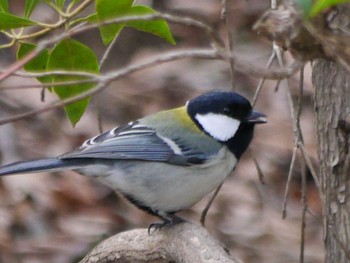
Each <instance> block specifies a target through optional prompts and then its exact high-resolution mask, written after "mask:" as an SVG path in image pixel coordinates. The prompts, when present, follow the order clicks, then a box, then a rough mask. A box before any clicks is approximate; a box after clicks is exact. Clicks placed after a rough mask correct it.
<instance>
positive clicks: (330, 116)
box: [312, 60, 350, 263]
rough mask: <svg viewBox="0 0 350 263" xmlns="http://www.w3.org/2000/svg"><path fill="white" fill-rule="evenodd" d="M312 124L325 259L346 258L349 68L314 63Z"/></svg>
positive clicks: (349, 235) (349, 241) (349, 253)
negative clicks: (314, 114) (315, 137)
mask: <svg viewBox="0 0 350 263" xmlns="http://www.w3.org/2000/svg"><path fill="white" fill-rule="evenodd" d="M312 80H313V84H314V88H315V101H314V104H315V113H316V120H315V128H316V133H317V140H318V154H319V159H320V178H319V179H320V186H321V189H320V192H321V197H322V201H323V231H324V244H325V250H326V262H327V263H331V262H337V263H346V262H347V263H348V262H350V170H349V169H350V72H347V71H346V70H345V69H344V68H342V67H341V66H340V65H339V64H337V63H333V62H329V61H325V60H319V61H317V62H315V63H314V66H313V76H312Z"/></svg>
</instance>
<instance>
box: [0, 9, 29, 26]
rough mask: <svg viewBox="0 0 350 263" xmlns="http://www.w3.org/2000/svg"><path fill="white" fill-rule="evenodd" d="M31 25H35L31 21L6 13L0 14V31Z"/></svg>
mask: <svg viewBox="0 0 350 263" xmlns="http://www.w3.org/2000/svg"><path fill="white" fill-rule="evenodd" d="M33 25H36V23H35V22H34V21H32V20H29V19H26V18H21V17H18V16H14V15H11V14H7V13H0V30H6V29H14V28H19V27H27V26H33Z"/></svg>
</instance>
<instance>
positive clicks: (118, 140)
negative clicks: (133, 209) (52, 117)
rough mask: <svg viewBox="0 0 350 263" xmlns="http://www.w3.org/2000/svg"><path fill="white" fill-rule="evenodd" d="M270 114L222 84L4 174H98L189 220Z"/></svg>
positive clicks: (164, 212) (164, 213)
mask: <svg viewBox="0 0 350 263" xmlns="http://www.w3.org/2000/svg"><path fill="white" fill-rule="evenodd" d="M265 122H266V115H264V114H262V113H259V112H256V111H253V109H252V106H251V105H250V103H249V101H248V100H247V99H246V98H244V97H243V96H241V95H239V94H237V93H235V92H223V91H214V92H208V93H205V94H203V95H200V96H198V97H196V98H194V99H192V100H190V101H189V102H188V103H187V104H186V105H185V106H183V107H180V108H176V109H172V110H166V111H162V112H158V113H155V114H153V115H150V116H147V117H144V118H142V119H139V120H137V121H133V122H130V123H128V124H127V125H125V126H121V127H117V128H114V129H112V130H110V131H107V132H104V133H102V134H100V135H97V136H95V137H93V138H91V139H89V140H87V141H86V142H84V143H83V144H82V145H81V146H80V147H79V148H78V149H76V150H74V151H72V152H68V153H65V154H63V155H61V156H58V157H56V158H49V159H40V160H30V161H23V162H16V163H12V164H8V165H5V166H2V167H0V175H8V174H19V173H35V172H39V171H62V170H65V169H70V170H73V171H76V172H77V173H79V174H83V175H86V176H90V177H95V178H97V179H98V180H100V181H102V182H103V183H104V184H107V185H108V186H109V187H111V188H113V189H114V190H116V191H117V192H119V193H121V194H122V195H123V196H124V197H125V198H126V199H127V200H129V201H130V202H131V203H133V204H134V205H136V206H137V207H139V208H141V209H143V210H145V211H147V212H149V213H151V214H153V215H156V216H158V217H160V218H161V219H162V221H163V222H162V223H154V224H151V225H150V227H155V228H156V229H157V228H160V227H162V226H164V225H169V224H175V223H178V222H181V221H182V219H181V218H180V217H178V216H176V215H175V213H176V212H178V211H180V210H182V209H185V208H188V207H190V206H192V205H194V204H195V203H197V202H198V201H199V200H201V199H202V198H203V197H204V196H205V195H207V194H208V193H210V192H212V191H213V190H215V189H216V188H217V187H218V186H219V185H220V184H221V183H222V182H223V180H224V179H225V178H226V177H227V176H228V175H229V174H230V173H231V172H232V171H233V169H234V168H235V166H236V164H237V162H238V160H239V159H240V157H241V156H242V154H243V153H244V151H245V150H246V149H247V147H248V145H249V143H250V142H251V140H252V138H253V131H254V126H255V124H260V123H265Z"/></svg>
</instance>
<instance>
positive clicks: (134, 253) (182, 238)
mask: <svg viewBox="0 0 350 263" xmlns="http://www.w3.org/2000/svg"><path fill="white" fill-rule="evenodd" d="M97 262H99V263H102V262H103V263H112V262H118V263H124V262H138V263H142V262H157V263H165V262H184V263H187V262H188V263H193V262H196V263H202V262H204V263H206V262H221V263H238V262H241V261H239V260H237V259H233V257H231V256H230V254H229V252H228V251H227V250H226V249H225V247H224V245H223V244H221V243H220V242H219V241H217V240H216V239H214V238H213V237H212V236H211V235H210V234H209V233H208V231H207V230H206V229H205V228H203V227H201V226H199V225H196V224H193V223H189V222H186V223H181V224H178V225H175V226H171V227H164V228H162V229H161V230H160V231H159V230H157V231H154V232H153V233H152V234H151V235H150V236H149V235H148V233H147V229H134V230H130V231H126V232H122V233H119V234H117V235H115V236H112V237H110V238H108V239H106V240H104V241H102V242H101V243H100V244H98V245H97V246H96V247H95V248H94V249H93V250H92V251H91V252H90V253H89V254H88V255H86V256H85V258H84V259H83V260H82V261H80V263H97Z"/></svg>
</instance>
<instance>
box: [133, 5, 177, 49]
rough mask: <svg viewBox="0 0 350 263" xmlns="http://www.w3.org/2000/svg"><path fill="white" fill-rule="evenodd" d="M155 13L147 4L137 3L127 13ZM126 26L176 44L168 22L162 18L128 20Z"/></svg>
mask: <svg viewBox="0 0 350 263" xmlns="http://www.w3.org/2000/svg"><path fill="white" fill-rule="evenodd" d="M156 13H157V12H156V11H155V10H153V9H152V8H150V7H148V6H143V5H137V6H133V7H131V9H130V11H129V13H128V15H135V16H141V15H150V14H156ZM127 26H130V27H133V28H135V29H137V30H140V31H144V32H147V33H151V34H153V35H156V36H159V37H161V38H164V39H165V40H166V41H168V42H169V43H171V44H173V45H175V44H176V42H175V40H174V38H173V35H172V34H171V31H170V29H169V26H168V23H167V22H166V21H165V20H164V19H159V20H158V19H157V20H152V21H135V22H128V23H127Z"/></svg>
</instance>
